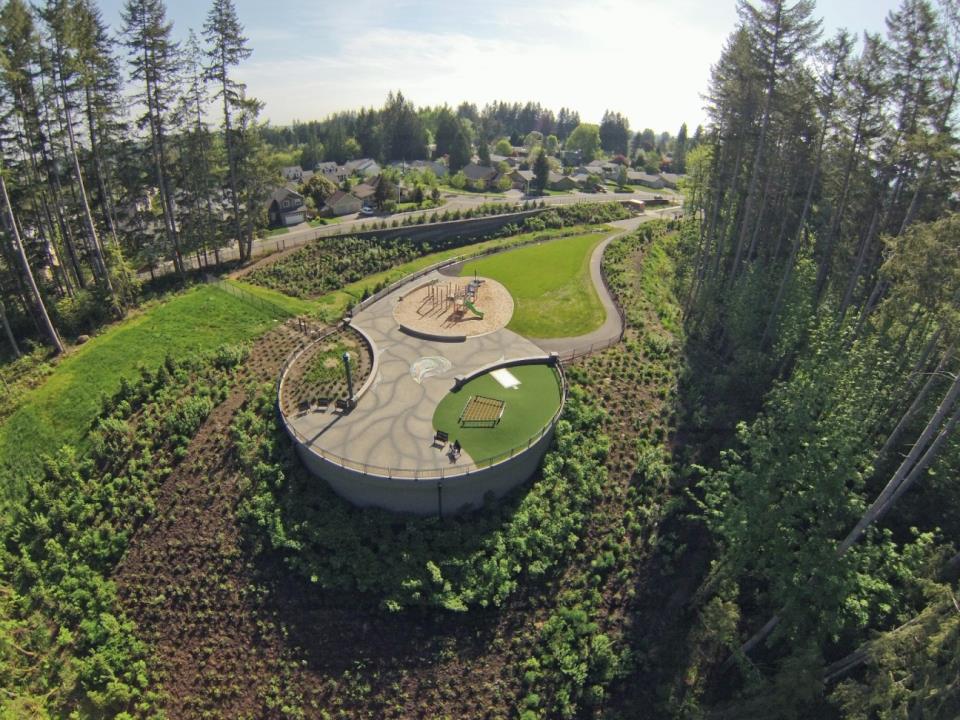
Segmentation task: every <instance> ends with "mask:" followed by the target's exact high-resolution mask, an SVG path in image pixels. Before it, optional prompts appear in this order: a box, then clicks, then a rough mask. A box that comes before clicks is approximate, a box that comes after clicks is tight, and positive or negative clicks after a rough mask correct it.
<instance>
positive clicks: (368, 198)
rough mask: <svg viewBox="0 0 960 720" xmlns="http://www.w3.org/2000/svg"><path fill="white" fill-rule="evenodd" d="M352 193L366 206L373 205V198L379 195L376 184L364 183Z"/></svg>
mask: <svg viewBox="0 0 960 720" xmlns="http://www.w3.org/2000/svg"><path fill="white" fill-rule="evenodd" d="M350 193H351V194H352V195H353V196H354V197H355V198H357V199H359V200H360V202H361V203H362V204H364V205H373V196H374V195H376V193H377V184H376V183H375V182H363V183H360V184H359V185H357V186H356V187H355V188H353V190H351V191H350Z"/></svg>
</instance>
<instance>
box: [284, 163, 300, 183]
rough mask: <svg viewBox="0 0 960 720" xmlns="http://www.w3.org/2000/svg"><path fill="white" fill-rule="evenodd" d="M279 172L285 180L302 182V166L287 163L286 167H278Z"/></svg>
mask: <svg viewBox="0 0 960 720" xmlns="http://www.w3.org/2000/svg"><path fill="white" fill-rule="evenodd" d="M280 174H281V175H282V176H283V179H284V180H286V181H287V182H296V183H300V182H303V168H301V167H300V166H299V165H289V166H287V167H284V168H280Z"/></svg>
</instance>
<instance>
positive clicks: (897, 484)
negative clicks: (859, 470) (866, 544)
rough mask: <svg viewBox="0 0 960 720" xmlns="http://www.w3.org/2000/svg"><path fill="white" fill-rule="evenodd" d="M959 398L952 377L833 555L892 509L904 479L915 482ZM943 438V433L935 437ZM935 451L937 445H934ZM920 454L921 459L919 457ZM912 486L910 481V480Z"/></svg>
mask: <svg viewBox="0 0 960 720" xmlns="http://www.w3.org/2000/svg"><path fill="white" fill-rule="evenodd" d="M958 396H960V374H958V375H957V377H955V378H954V380H953V383H952V384H951V385H950V388H949V389H948V390H947V394H946V395H944V397H943V400H941V401H940V405H938V406H937V409H936V411H935V412H934V413H933V415H932V416H931V418H930V420H929V421H928V422H927V426H926V427H925V428H924V429H923V432H922V433H920V437H919V438H917V441H916V442H915V443H914V444H913V447H912V448H911V449H910V452H909V453H908V454H907V457H906V458H904V460H903V462H902V463H901V464H900V467H899V468H897V471H896V472H895V473H894V474H893V477H891V478H890V481H889V482H888V483H887V485H886V487H884V488H883V490H882V491H881V492H880V494H879V495H878V496H877V498H876V500H874V501H873V504H872V505H871V506H870V508H869V509H868V510H867V511H866V512H865V513H864V514H863V516H862V517H861V518H860V520H859V522H857V524H856V526H855V527H854V528H853V530H851V531H850V533H849V534H848V535H847V537H846V538H844V540H843V542H841V543H840V546H839V548H837V556H841V555H843V554H844V553H845V552H846V551H847V550H849V549H850V548H851V547H853V545H854V544H855V543H856V542H858V541H859V540H860V537H861V536H862V535H863V533H864V531H865V530H866V529H867V527H869V526H870V525H871V524H872V523H873V522H875V521H876V520H877V519H879V518H880V517H881V516H882V515H883V514H884V513H886V511H887V510H888V509H889V508H890V507H891V506H892V503H893V501H894V499H895V498H899V497H900V495H901V494H902V492H903V491H902V490H901V486H902V485H904V484H905V482H906V480H907V478H908V477H910V476H911V475H913V476H914V478H913V479H914V480H915V479H916V477H915V476H916V475H917V474H918V473H915V472H913V471H914V470H915V469H916V468H917V467H919V466H920V462H922V461H923V460H924V459H926V462H927V463H928V464H929V462H931V461H932V459H933V458H932V457H929V450H928V452H927V453H924V449H925V448H927V446H928V445H929V446H930V449H933V447H934V445H936V441H934V445H931V444H930V443H931V439H932V438H933V436H934V434H935V433H936V432H937V430H938V429H940V428H941V426H943V423H944V420H945V419H946V417H947V415H948V414H949V412H950V410H951V408H952V407H953V405H954V403H955V402H956V399H957V397H958ZM956 420H957V416H956V414H955V415H954V417H953V419H952V421H951V422H952V424H953V425H955V424H956ZM947 426H948V427H951V423H947ZM941 437H943V433H941V435H940V436H939V437H938V438H937V440H940V438H941ZM937 447H938V448H939V445H937ZM921 455H923V457H921ZM911 484H912V480H911Z"/></svg>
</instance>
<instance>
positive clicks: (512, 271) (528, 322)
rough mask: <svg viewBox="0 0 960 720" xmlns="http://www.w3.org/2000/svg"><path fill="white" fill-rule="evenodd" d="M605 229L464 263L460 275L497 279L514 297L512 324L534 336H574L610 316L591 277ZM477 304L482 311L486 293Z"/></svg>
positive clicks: (514, 329)
mask: <svg viewBox="0 0 960 720" xmlns="http://www.w3.org/2000/svg"><path fill="white" fill-rule="evenodd" d="M606 236H607V233H589V234H586V235H575V236H573V237H567V238H562V239H560V240H553V241H551V242H546V243H543V244H542V245H531V246H529V247H524V248H520V249H518V250H512V251H510V252H505V253H501V254H499V255H492V256H490V257H486V258H481V259H479V260H474V261H470V262H468V263H466V264H465V265H464V266H463V271H462V272H461V273H460V274H461V276H463V277H466V276H472V275H474V274H475V273H476V274H477V275H479V276H481V277H489V278H493V279H494V280H497V281H499V282H501V283H503V285H504V286H505V287H506V288H507V290H509V291H510V294H511V295H512V296H513V301H514V304H515V306H514V309H513V317H512V318H511V319H510V323H509V324H508V325H507V327H508V328H510V329H511V330H513V331H514V332H516V333H519V334H520V335H525V336H527V337H535V338H554V337H574V336H577V335H584V334H586V333H588V332H592V331H593V330H596V329H597V328H599V327H600V326H601V325H603V321H604V319H605V317H606V314H605V312H604V309H603V305H602V304H601V303H600V298H599V297H598V296H597V291H596V289H595V288H594V287H593V281H592V280H591V279H590V255H591V254H592V252H593V249H594V248H595V247H596V246H597V244H598V243H599V242H600V241H601V240H603V239H604V238H605V237H606ZM477 307H478V309H480V310H483V295H482V292H481V296H480V301H479V302H478V303H477Z"/></svg>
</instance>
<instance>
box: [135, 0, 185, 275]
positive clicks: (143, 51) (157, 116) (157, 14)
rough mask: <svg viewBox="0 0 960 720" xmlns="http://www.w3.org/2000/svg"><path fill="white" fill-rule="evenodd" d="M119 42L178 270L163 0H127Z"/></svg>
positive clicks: (172, 95)
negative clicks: (134, 84)
mask: <svg viewBox="0 0 960 720" xmlns="http://www.w3.org/2000/svg"><path fill="white" fill-rule="evenodd" d="M121 17H122V19H123V34H124V44H125V45H126V47H127V50H128V55H129V63H130V70H131V73H130V74H131V77H132V78H133V79H134V80H137V81H140V82H142V83H143V84H142V88H141V90H140V92H139V93H138V94H137V99H138V100H139V101H140V103H141V105H142V107H143V115H141V117H140V118H139V121H138V124H139V126H140V127H141V128H143V127H146V128H147V130H148V133H149V138H150V147H151V151H152V158H151V159H152V162H153V166H154V167H153V169H154V173H155V175H156V182H157V189H158V191H159V195H160V204H161V208H162V212H163V222H164V231H165V233H166V236H167V241H168V242H169V245H170V248H171V250H172V253H173V262H174V267H175V268H176V269H177V272H179V273H181V274H182V273H183V272H184V271H185V265H184V262H183V253H182V251H181V247H180V235H179V231H178V229H177V221H176V217H175V214H174V200H173V196H174V188H173V184H172V182H171V179H170V159H169V157H168V148H167V144H168V137H167V135H168V122H169V115H170V113H171V111H172V109H173V107H174V103H175V101H176V95H177V87H176V80H177V75H178V71H179V52H180V48H179V46H178V44H177V43H176V42H174V40H173V36H172V29H173V26H172V24H171V23H169V22H167V11H166V6H165V5H164V3H163V0H127V2H126V4H125V5H124V7H123V11H122V13H121Z"/></svg>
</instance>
